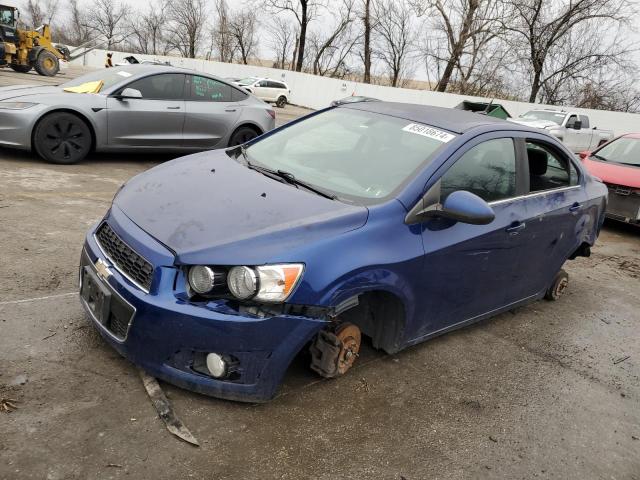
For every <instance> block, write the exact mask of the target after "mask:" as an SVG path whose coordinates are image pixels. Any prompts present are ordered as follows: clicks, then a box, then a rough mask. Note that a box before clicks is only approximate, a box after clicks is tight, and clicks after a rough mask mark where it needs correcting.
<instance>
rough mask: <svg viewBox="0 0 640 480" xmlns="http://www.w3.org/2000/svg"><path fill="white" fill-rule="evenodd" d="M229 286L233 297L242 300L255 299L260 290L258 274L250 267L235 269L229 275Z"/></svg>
mask: <svg viewBox="0 0 640 480" xmlns="http://www.w3.org/2000/svg"><path fill="white" fill-rule="evenodd" d="M227 285H229V290H231V293H232V294H233V296H234V297H236V298H239V299H240V300H245V299H247V298H249V297H253V296H254V295H255V294H256V290H257V289H258V279H257V277H256V272H255V271H254V270H253V269H252V268H249V267H233V268H232V269H231V270H229V275H227Z"/></svg>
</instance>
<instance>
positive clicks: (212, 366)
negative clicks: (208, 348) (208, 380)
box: [207, 353, 227, 378]
mask: <svg viewBox="0 0 640 480" xmlns="http://www.w3.org/2000/svg"><path fill="white" fill-rule="evenodd" d="M207 369H208V370H209V373H211V376H213V377H215V378H221V377H224V376H225V375H226V374H227V362H225V361H224V358H222V357H221V356H220V355H218V354H217V353H210V354H209V355H207Z"/></svg>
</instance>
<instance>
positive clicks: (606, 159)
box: [591, 153, 609, 162]
mask: <svg viewBox="0 0 640 480" xmlns="http://www.w3.org/2000/svg"><path fill="white" fill-rule="evenodd" d="M591 156H592V157H594V158H597V159H598V160H602V161H603V162H608V161H609V159H608V158H604V157H603V156H601V155H598V154H597V153H592V154H591Z"/></svg>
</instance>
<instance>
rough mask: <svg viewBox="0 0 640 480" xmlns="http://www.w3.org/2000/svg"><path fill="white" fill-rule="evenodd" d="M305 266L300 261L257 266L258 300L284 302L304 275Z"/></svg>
mask: <svg viewBox="0 0 640 480" xmlns="http://www.w3.org/2000/svg"><path fill="white" fill-rule="evenodd" d="M302 270H303V266H302V264H299V263H287V264H283V265H264V266H261V267H257V268H256V271H257V272H258V293H257V294H256V296H255V298H256V300H262V301H264V302H283V301H285V300H286V299H287V297H288V296H289V295H290V294H291V292H292V291H293V289H294V288H295V286H296V285H297V284H298V280H299V279H300V277H301V276H302Z"/></svg>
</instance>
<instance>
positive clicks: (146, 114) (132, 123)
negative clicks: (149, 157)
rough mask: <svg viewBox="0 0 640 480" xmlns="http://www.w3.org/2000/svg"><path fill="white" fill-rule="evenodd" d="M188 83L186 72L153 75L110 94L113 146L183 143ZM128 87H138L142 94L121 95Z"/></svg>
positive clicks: (109, 119)
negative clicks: (127, 96) (185, 88)
mask: <svg viewBox="0 0 640 480" xmlns="http://www.w3.org/2000/svg"><path fill="white" fill-rule="evenodd" d="M184 83H185V76H184V74H182V73H179V74H178V73H162V74H158V75H150V76H148V77H144V78H141V79H139V80H135V81H133V82H131V83H129V84H128V85H126V86H125V87H123V88H122V89H121V90H120V91H119V92H116V95H114V96H110V97H109V98H107V119H108V120H107V121H108V132H109V133H108V144H109V146H110V147H169V148H179V147H181V146H182V130H183V127H184V119H185V101H184ZM124 88H132V89H135V90H138V91H139V92H140V93H141V94H142V98H122V99H120V98H117V94H119V93H121V92H122V90H124Z"/></svg>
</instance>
